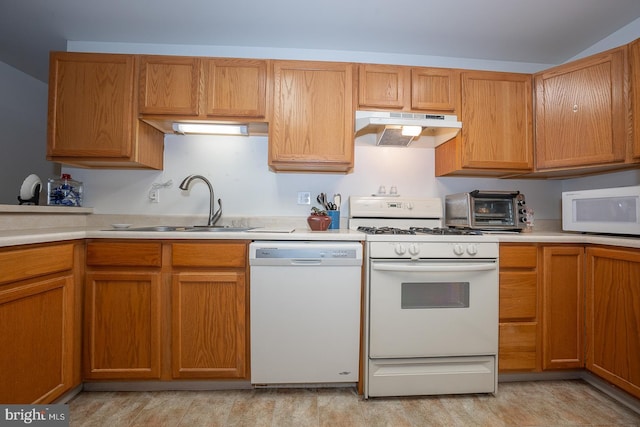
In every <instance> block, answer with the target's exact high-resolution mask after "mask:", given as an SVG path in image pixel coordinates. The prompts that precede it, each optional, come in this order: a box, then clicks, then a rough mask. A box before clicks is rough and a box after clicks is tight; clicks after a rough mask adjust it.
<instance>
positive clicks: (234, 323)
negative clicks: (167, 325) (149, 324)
mask: <svg viewBox="0 0 640 427" xmlns="http://www.w3.org/2000/svg"><path fill="white" fill-rule="evenodd" d="M245 295H246V289H245V277H244V273H243V272H234V271H220V272H181V273H176V274H174V275H173V287H172V325H171V326H172V371H173V377H174V378H245V377H246V373H247V366H246V365H247V357H246V347H245V342H246V324H247V323H246V298H245Z"/></svg>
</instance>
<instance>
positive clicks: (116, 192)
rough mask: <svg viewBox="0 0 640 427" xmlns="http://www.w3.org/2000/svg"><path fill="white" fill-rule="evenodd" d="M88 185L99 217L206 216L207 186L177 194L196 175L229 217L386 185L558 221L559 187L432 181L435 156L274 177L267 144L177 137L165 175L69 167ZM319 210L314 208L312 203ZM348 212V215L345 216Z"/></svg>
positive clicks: (416, 153) (397, 156)
mask: <svg viewBox="0 0 640 427" xmlns="http://www.w3.org/2000/svg"><path fill="white" fill-rule="evenodd" d="M65 171H67V172H70V173H71V174H72V176H73V178H74V179H78V180H80V181H82V182H83V183H84V189H85V202H86V203H85V205H86V206H93V207H94V208H95V211H96V213H121V214H125V213H126V214H149V215H156V214H157V215H162V214H185V215H187V214H188V215H194V214H196V215H197V214H204V213H206V212H207V211H208V191H207V188H206V185H204V184H203V183H202V182H198V181H195V182H194V183H193V184H192V186H191V190H190V191H189V192H184V191H181V190H179V189H178V185H179V184H180V182H181V181H182V180H183V179H184V178H185V177H186V176H187V175H190V174H194V173H195V174H201V175H204V176H206V177H207V178H208V179H209V180H210V181H212V183H213V186H214V191H215V196H216V198H222V202H223V205H224V214H225V216H233V217H237V216H241V217H244V216H260V215H264V216H297V215H306V214H307V213H308V212H309V208H310V206H305V205H298V204H297V193H298V192H299V191H310V192H311V194H312V199H313V200H314V202H315V196H316V195H317V194H319V193H320V192H325V193H327V194H329V195H333V194H334V193H341V194H342V196H343V198H344V200H345V201H346V200H347V198H348V196H349V195H370V194H372V193H375V192H376V191H377V189H378V187H379V186H380V185H385V186H386V187H387V189H389V188H390V187H391V185H396V186H397V187H398V192H399V193H400V194H402V195H405V196H422V197H442V196H444V195H445V194H449V193H455V192H460V191H469V190H474V189H516V190H520V191H522V192H524V193H525V195H527V198H528V200H529V204H530V205H531V206H532V207H535V209H536V218H541V219H554V218H556V219H557V218H559V215H560V213H559V212H560V207H559V198H560V193H559V191H560V190H559V188H558V187H559V186H558V182H557V181H548V182H547V181H527V180H497V179H478V178H445V179H436V178H435V177H434V150H433V149H429V148H399V147H376V146H360V145H358V146H356V153H355V168H354V172H353V173H351V174H347V175H334V174H297V173H295V174H294V173H273V172H270V171H269V170H268V167H267V138H266V137H221V136H196V135H190V136H177V135H167V136H166V137H165V165H164V170H163V171H108V170H88V169H78V168H65ZM169 180H171V181H172V183H173V185H172V187H171V188H167V189H161V190H160V202H159V203H152V202H151V201H150V200H149V199H148V192H149V190H150V189H151V187H152V185H153V184H154V183H158V184H163V183H166V182H168V181H169ZM314 205H316V203H314ZM347 213H348V211H347V210H344V211H343V212H342V215H343V216H346V215H347Z"/></svg>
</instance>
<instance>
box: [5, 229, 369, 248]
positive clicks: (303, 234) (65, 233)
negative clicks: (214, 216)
mask: <svg viewBox="0 0 640 427" xmlns="http://www.w3.org/2000/svg"><path fill="white" fill-rule="evenodd" d="M85 238H90V239H165V240H175V239H189V240H231V239H233V240H337V241H361V240H364V239H365V234H364V233H361V232H359V231H352V230H347V229H340V230H327V231H311V230H309V229H304V228H303V229H296V230H294V231H293V232H292V233H281V232H276V233H269V232H251V231H242V232H222V233H221V232H213V233H212V232H206V231H170V232H167V231H157V232H155V231H153V232H152V231H124V230H123V231H120V230H108V229H104V228H102V229H99V228H86V227H57V228H40V229H24V230H0V247H1V246H16V245H26V244H32V243H45V242H56V241H63V240H75V239H85Z"/></svg>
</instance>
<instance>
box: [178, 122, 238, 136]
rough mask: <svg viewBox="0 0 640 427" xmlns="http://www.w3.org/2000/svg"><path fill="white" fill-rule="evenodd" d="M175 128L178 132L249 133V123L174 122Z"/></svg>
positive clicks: (208, 133) (209, 133) (210, 133)
mask: <svg viewBox="0 0 640 427" xmlns="http://www.w3.org/2000/svg"><path fill="white" fill-rule="evenodd" d="M173 130H174V131H175V132H177V133H200V134H207V135H243V136H247V135H249V126H247V125H225V124H213V123H174V124H173Z"/></svg>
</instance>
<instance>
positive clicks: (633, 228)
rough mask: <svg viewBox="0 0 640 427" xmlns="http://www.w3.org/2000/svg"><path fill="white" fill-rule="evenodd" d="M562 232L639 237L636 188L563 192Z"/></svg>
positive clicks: (639, 187)
mask: <svg viewBox="0 0 640 427" xmlns="http://www.w3.org/2000/svg"><path fill="white" fill-rule="evenodd" d="M562 229H563V230H565V231H582V232H590V233H607V234H633V235H640V185H636V186H631V187H617V188H602V189H598V190H581V191H565V192H563V193H562Z"/></svg>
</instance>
